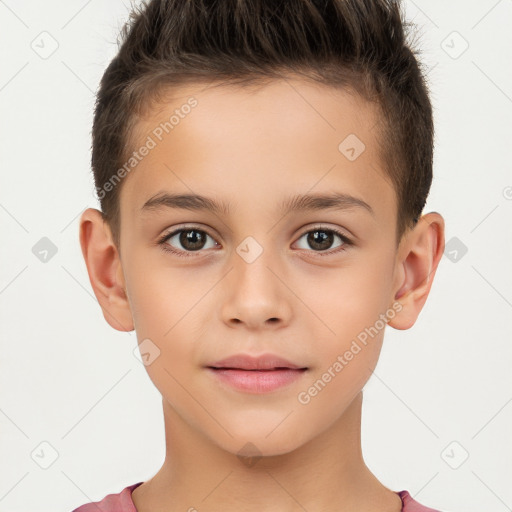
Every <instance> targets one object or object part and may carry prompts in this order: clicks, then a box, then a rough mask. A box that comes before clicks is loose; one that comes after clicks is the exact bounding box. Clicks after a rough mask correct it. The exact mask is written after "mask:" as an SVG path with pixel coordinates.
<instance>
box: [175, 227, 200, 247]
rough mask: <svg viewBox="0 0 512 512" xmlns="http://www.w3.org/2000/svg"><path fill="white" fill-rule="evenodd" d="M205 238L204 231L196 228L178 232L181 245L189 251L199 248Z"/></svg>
mask: <svg viewBox="0 0 512 512" xmlns="http://www.w3.org/2000/svg"><path fill="white" fill-rule="evenodd" d="M205 238H206V237H205V236H204V233H202V232H201V231H198V230H196V229H189V230H187V231H182V232H181V233H180V243H181V245H182V246H183V247H185V248H187V249H188V250H190V251H197V250H198V249H201V248H202V247H203V246H204V244H205ZM189 244H191V245H189Z"/></svg>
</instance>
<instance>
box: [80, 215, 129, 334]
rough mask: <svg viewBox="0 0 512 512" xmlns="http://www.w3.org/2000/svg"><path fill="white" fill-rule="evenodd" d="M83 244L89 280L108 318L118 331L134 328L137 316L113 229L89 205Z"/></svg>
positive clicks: (82, 224) (83, 224) (82, 226)
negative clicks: (128, 290)
mask: <svg viewBox="0 0 512 512" xmlns="http://www.w3.org/2000/svg"><path fill="white" fill-rule="evenodd" d="M80 245H81V248H82V254H83V257H84V260H85V264H86V266H87V272H88V274H89V280H90V282H91V286H92V288H93V291H94V294H95V295H96V298H97V299H98V302H99V303H100V306H101V309H102V311H103V316H104V317H105V320H106V321H107V322H108V323H109V324H110V325H111V326H112V327H113V328H114V329H116V330H118V331H132V330H133V328H134V326H133V318H132V314H131V309H130V304H129V302H128V298H127V296H126V291H125V282H124V274H123V270H122V266H121V260H120V258H119V253H118V251H117V248H116V247H115V244H114V242H113V241H112V234H111V231H110V228H109V226H108V224H107V223H106V222H105V221H104V220H103V216H102V214H101V212H100V211H99V210H96V209H94V208H88V209H87V210H85V211H84V212H83V213H82V216H81V218H80Z"/></svg>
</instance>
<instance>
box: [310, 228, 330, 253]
mask: <svg viewBox="0 0 512 512" xmlns="http://www.w3.org/2000/svg"><path fill="white" fill-rule="evenodd" d="M332 237H333V235H332V233H329V234H327V233H326V232H325V231H312V232H311V233H310V234H309V235H308V243H309V244H310V246H311V247H312V248H317V249H327V247H326V246H325V243H324V244H323V245H322V242H325V241H329V242H330V243H332ZM318 239H320V240H318ZM330 243H329V244H328V245H330Z"/></svg>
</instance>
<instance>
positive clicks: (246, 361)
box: [208, 354, 306, 370]
mask: <svg viewBox="0 0 512 512" xmlns="http://www.w3.org/2000/svg"><path fill="white" fill-rule="evenodd" d="M208 368H217V369H218V368H236V369H240V370H274V369H276V368H290V369H297V370H298V369H305V368H306V367H305V366H298V365H296V364H293V363H291V362H290V361H287V360H286V359H283V358H282V357H279V356H277V355H275V354H262V355H260V356H251V355H249V354H235V355H232V356H230V357H226V358H225V359H221V360H220V361H216V362H215V363H213V364H210V365H208Z"/></svg>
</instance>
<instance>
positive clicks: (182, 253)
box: [158, 226, 353, 258]
mask: <svg viewBox="0 0 512 512" xmlns="http://www.w3.org/2000/svg"><path fill="white" fill-rule="evenodd" d="M182 231H199V232H201V233H204V234H206V235H208V236H209V237H211V238H213V237H212V236H211V235H210V234H208V232H206V231H205V230H204V229H200V228H199V227H197V226H189V227H187V228H181V229H177V230H175V231H173V232H171V233H167V234H165V235H164V236H163V237H161V238H160V239H159V240H158V245H160V246H161V247H162V250H163V251H165V252H169V253H172V254H174V255H175V256H178V257H179V258H190V257H191V256H193V255H194V253H195V252H202V251H201V250H198V251H177V250H176V249H173V248H172V246H170V245H169V244H167V243H166V242H167V240H169V239H171V238H172V237H173V236H174V235H177V234H178V233H181V232H182ZM314 231H324V232H326V233H334V234H335V235H338V236H339V237H340V239H341V240H342V242H343V245H341V246H340V247H338V248H336V249H335V250H331V251H312V252H314V253H315V256H331V255H333V254H337V253H339V252H342V251H345V250H346V249H347V246H351V245H353V242H352V241H351V240H350V239H349V238H348V237H347V236H346V235H344V234H343V233H342V232H341V231H338V230H337V229H334V228H326V227H322V226H315V227H313V228H312V229H309V230H308V231H304V233H302V234H301V235H300V236H299V238H298V239H297V240H300V239H301V238H302V237H303V236H304V235H307V234H308V233H312V232H314Z"/></svg>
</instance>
